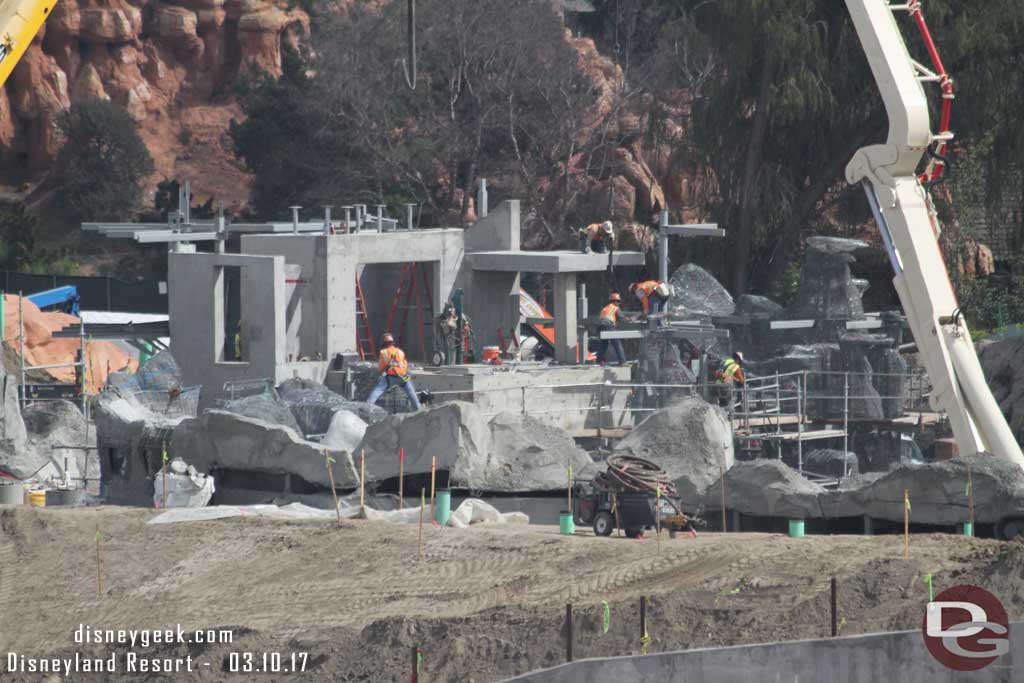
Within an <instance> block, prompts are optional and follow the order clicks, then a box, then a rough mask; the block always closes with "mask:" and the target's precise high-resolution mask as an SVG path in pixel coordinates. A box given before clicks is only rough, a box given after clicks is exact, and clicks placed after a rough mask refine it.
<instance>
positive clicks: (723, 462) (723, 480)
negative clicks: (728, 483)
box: [718, 460, 729, 533]
mask: <svg viewBox="0 0 1024 683" xmlns="http://www.w3.org/2000/svg"><path fill="white" fill-rule="evenodd" d="M718 469H719V472H720V473H721V475H722V476H721V480H722V533H725V532H726V531H728V530H729V529H728V528H727V527H726V524H725V461H724V460H723V461H722V462H720V463H718Z"/></svg>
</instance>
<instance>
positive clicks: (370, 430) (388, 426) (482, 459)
mask: <svg viewBox="0 0 1024 683" xmlns="http://www.w3.org/2000/svg"><path fill="white" fill-rule="evenodd" d="M490 444H491V431H490V427H489V426H488V424H487V420H486V418H484V416H483V415H481V414H480V411H479V410H478V409H477V408H476V406H474V405H473V404H472V403H464V402H462V401H452V402H450V403H444V404H442V405H439V406H437V407H435V408H428V409H426V410H421V411H420V412H418V413H402V414H399V415H390V416H388V417H387V418H386V419H385V420H384V421H383V422H378V423H377V424H373V425H370V426H369V427H367V429H366V434H365V436H364V437H363V442H362V443H361V444H360V445H359V450H360V451H364V450H365V452H366V479H367V481H375V480H376V481H380V480H384V479H390V478H392V477H396V476H398V455H399V449H404V451H405V473H406V474H429V473H430V461H431V458H436V459H437V468H438V469H439V470H447V471H449V472H450V473H451V479H452V482H451V483H452V484H453V485H455V486H465V487H469V488H482V487H481V486H478V484H480V483H484V482H486V480H487V476H488V472H487V466H486V458H487V451H488V449H489V448H490Z"/></svg>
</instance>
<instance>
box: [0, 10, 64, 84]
mask: <svg viewBox="0 0 1024 683" xmlns="http://www.w3.org/2000/svg"><path fill="white" fill-rule="evenodd" d="M56 4H57V0H0V86H3V84H4V83H6V82H7V78H8V77H9V76H10V75H11V72H12V71H13V70H14V67H15V65H16V64H17V63H18V62H19V61H20V60H21V56H22V55H23V54H25V50H27V49H28V46H29V45H31V44H32V39H33V38H35V35H36V34H37V33H39V28H40V27H41V26H42V25H43V22H44V21H46V18H47V17H48V16H50V10H52V9H53V6H54V5H56Z"/></svg>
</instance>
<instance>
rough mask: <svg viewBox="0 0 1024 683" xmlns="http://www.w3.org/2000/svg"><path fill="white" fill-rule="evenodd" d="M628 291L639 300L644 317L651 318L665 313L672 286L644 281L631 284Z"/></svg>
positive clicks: (656, 281)
mask: <svg viewBox="0 0 1024 683" xmlns="http://www.w3.org/2000/svg"><path fill="white" fill-rule="evenodd" d="M629 291H630V292H632V293H633V296H635V297H636V298H637V299H639V300H640V305H641V306H643V309H644V315H645V316H647V317H653V316H656V315H659V314H662V313H664V312H665V309H666V307H667V306H668V298H669V297H670V296H672V285H670V284H669V283H667V282H662V281H661V280H644V281H643V282H634V283H633V284H631V285H630V286H629Z"/></svg>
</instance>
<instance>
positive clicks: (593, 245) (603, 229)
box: [580, 221, 615, 254]
mask: <svg viewBox="0 0 1024 683" xmlns="http://www.w3.org/2000/svg"><path fill="white" fill-rule="evenodd" d="M614 242H615V229H614V228H613V227H612V222H611V221H605V222H604V223H591V224H590V225H588V226H587V227H585V228H583V229H582V230H580V251H581V252H582V253H584V254H589V253H591V252H593V253H596V254H606V253H608V252H609V251H611V249H612V247H613V246H614Z"/></svg>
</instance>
